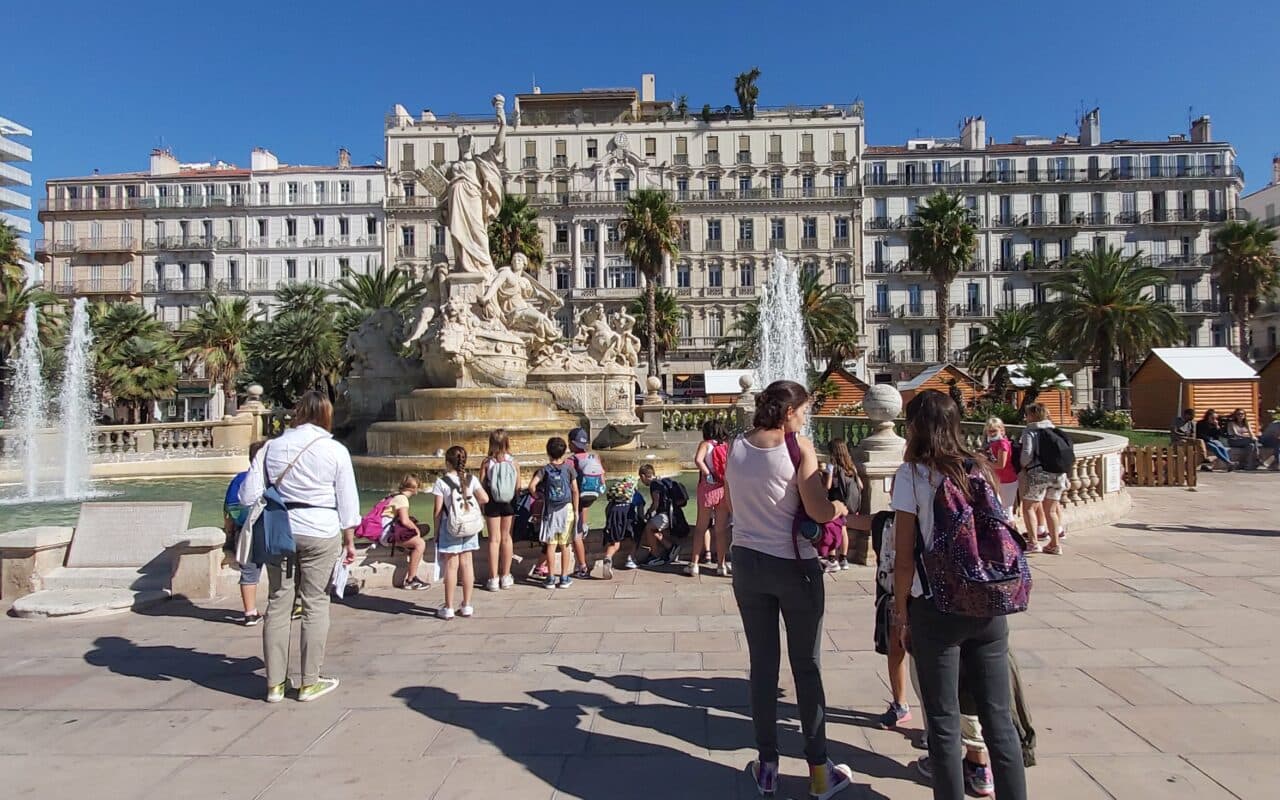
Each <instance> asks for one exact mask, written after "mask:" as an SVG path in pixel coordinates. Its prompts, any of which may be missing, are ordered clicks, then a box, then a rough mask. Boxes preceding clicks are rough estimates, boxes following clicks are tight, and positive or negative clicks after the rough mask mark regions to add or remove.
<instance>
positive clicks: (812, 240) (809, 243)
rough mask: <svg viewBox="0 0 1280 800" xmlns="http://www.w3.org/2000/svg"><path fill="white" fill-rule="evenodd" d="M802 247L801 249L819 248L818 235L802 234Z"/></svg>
mask: <svg viewBox="0 0 1280 800" xmlns="http://www.w3.org/2000/svg"><path fill="white" fill-rule="evenodd" d="M800 249H801V250H817V249H818V237H816V236H801V237H800Z"/></svg>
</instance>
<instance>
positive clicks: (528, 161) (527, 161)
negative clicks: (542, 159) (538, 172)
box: [520, 156, 538, 169]
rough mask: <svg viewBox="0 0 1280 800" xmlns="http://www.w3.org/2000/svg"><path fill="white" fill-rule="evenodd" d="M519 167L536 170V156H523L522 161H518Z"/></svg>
mask: <svg viewBox="0 0 1280 800" xmlns="http://www.w3.org/2000/svg"><path fill="white" fill-rule="evenodd" d="M520 166H522V167H524V168H525V169H537V168H538V157H537V156H525V157H524V158H523V159H521V160H520Z"/></svg>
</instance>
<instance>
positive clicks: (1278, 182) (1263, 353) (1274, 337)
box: [1240, 156, 1280, 365]
mask: <svg viewBox="0 0 1280 800" xmlns="http://www.w3.org/2000/svg"><path fill="white" fill-rule="evenodd" d="M1240 207H1241V208H1243V209H1244V210H1245V211H1247V212H1249V216H1250V217H1251V218H1252V219H1256V220H1258V221H1260V222H1261V223H1262V224H1263V225H1265V226H1267V227H1268V228H1271V229H1273V230H1276V231H1277V232H1278V233H1280V156H1277V157H1276V158H1273V159H1272V160H1271V182H1270V183H1268V184H1267V185H1266V186H1264V187H1263V188H1261V189H1259V190H1258V191H1256V192H1253V193H1252V194H1248V195H1245V196H1244V197H1241V198H1240ZM1276 250H1277V252H1280V240H1278V241H1277V242H1276ZM1249 333H1250V344H1251V345H1252V347H1251V348H1250V351H1249V352H1250V357H1251V358H1252V359H1253V360H1254V361H1255V362H1256V363H1258V364H1259V365H1261V364H1262V363H1263V362H1265V361H1266V360H1267V359H1269V358H1271V357H1272V356H1274V355H1275V354H1276V353H1278V352H1280V296H1273V297H1272V298H1271V299H1270V300H1269V301H1267V302H1266V303H1264V304H1263V306H1262V308H1260V309H1259V310H1258V314H1257V316H1255V317H1254V318H1253V320H1252V321H1251V322H1250V323H1249Z"/></svg>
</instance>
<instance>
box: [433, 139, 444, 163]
mask: <svg viewBox="0 0 1280 800" xmlns="http://www.w3.org/2000/svg"><path fill="white" fill-rule="evenodd" d="M431 163H432V164H435V165H436V166H437V167H440V166H444V142H432V143H431Z"/></svg>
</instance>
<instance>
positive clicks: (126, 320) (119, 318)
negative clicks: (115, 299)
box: [89, 303, 169, 358]
mask: <svg viewBox="0 0 1280 800" xmlns="http://www.w3.org/2000/svg"><path fill="white" fill-rule="evenodd" d="M89 326H90V327H91V328H92V329H93V346H94V349H95V350H97V351H98V357H99V358H102V357H104V356H109V355H110V352H111V351H112V350H114V349H116V348H118V347H121V346H122V345H123V344H124V343H125V342H126V341H128V340H130V339H133V338H142V339H161V338H166V337H168V335H169V332H168V331H167V330H166V329H165V327H164V325H163V324H162V323H161V322H160V321H159V320H158V319H156V318H155V317H153V316H151V314H150V313H148V312H147V310H146V309H145V308H143V307H142V306H140V305H138V304H136V303H95V304H94V305H91V306H89Z"/></svg>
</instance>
